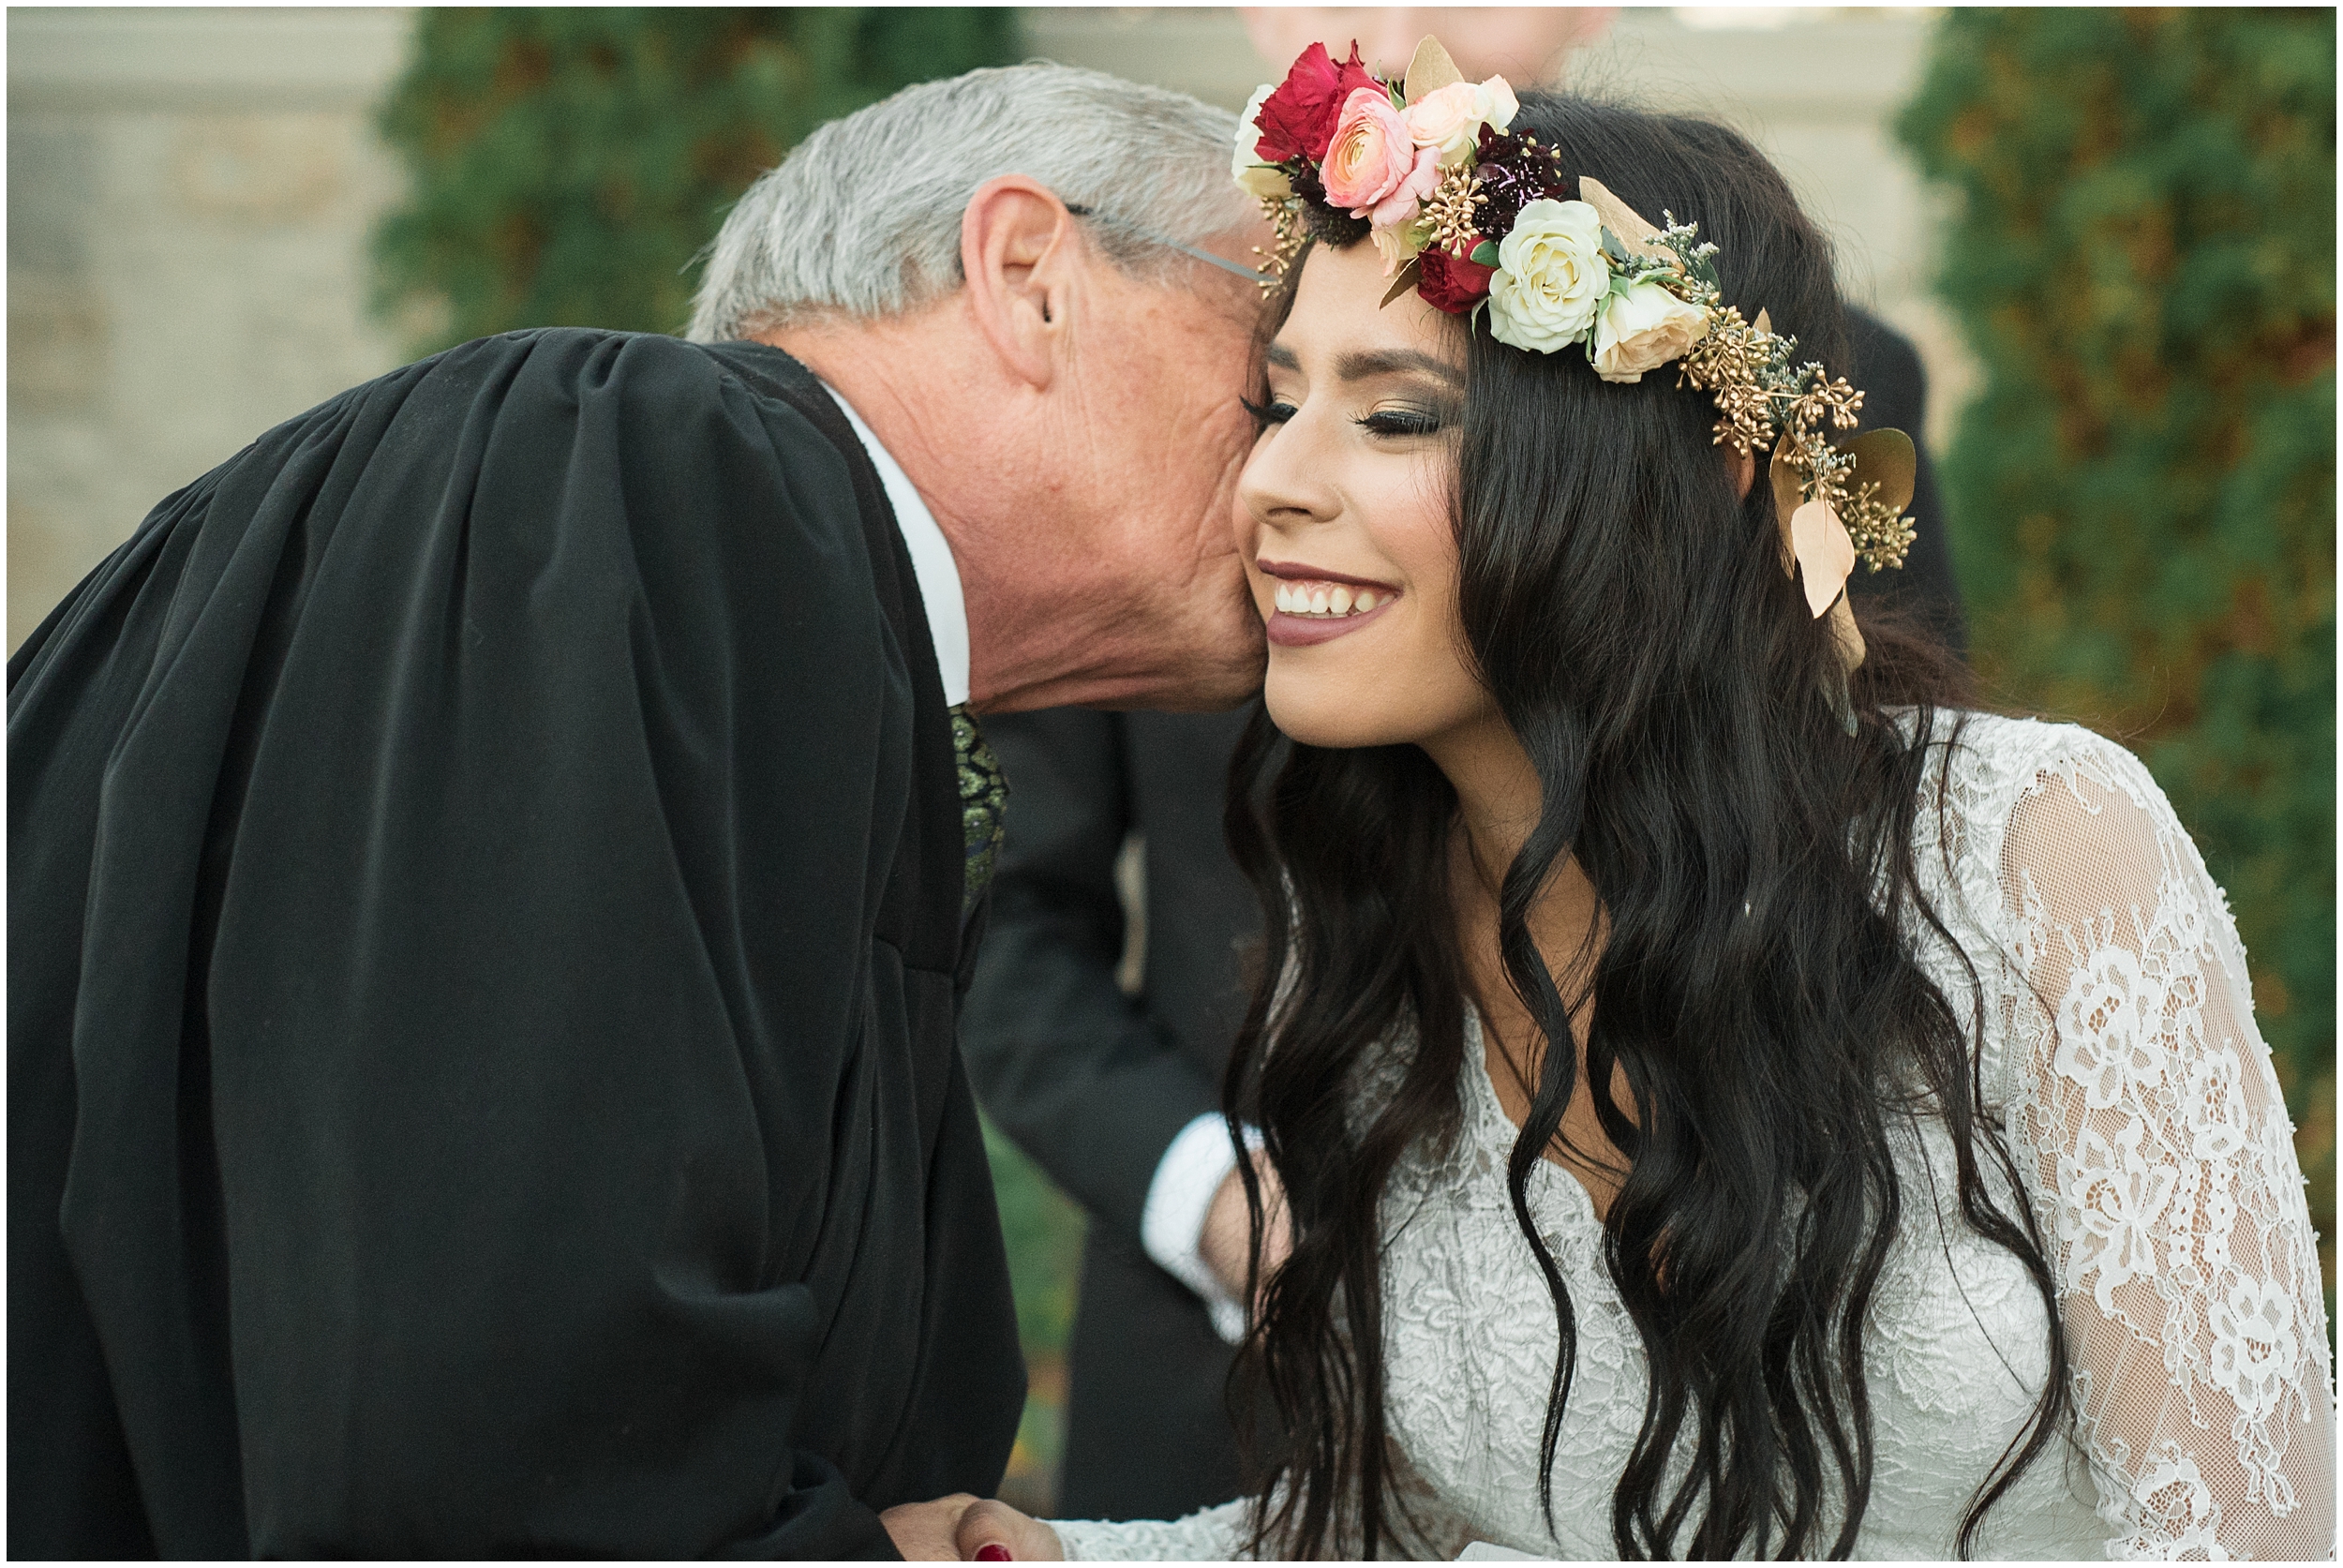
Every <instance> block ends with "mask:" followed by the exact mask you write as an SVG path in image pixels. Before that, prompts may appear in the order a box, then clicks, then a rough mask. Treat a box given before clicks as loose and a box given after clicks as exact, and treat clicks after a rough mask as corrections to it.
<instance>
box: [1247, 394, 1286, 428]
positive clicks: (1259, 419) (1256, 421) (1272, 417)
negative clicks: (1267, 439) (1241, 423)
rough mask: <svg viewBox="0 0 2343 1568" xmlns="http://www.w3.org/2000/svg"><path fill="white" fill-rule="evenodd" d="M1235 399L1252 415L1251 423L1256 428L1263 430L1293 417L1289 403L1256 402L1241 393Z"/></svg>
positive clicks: (1281, 423)
mask: <svg viewBox="0 0 2343 1568" xmlns="http://www.w3.org/2000/svg"><path fill="white" fill-rule="evenodd" d="M1237 401H1238V402H1240V403H1242V404H1244V405H1245V411H1246V413H1248V414H1251V415H1252V416H1253V425H1254V427H1255V428H1256V429H1260V430H1265V429H1267V428H1268V427H1269V426H1272V425H1283V424H1284V423H1285V422H1286V421H1287V420H1289V419H1291V418H1292V417H1293V405H1292V404H1291V403H1277V402H1271V403H1256V402H1254V401H1253V400H1252V399H1251V398H1250V397H1246V396H1241V395H1240V396H1238V398H1237Z"/></svg>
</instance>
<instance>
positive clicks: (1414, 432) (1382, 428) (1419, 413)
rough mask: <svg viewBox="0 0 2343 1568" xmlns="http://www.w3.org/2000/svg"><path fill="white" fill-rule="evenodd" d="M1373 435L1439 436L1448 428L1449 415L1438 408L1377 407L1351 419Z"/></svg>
mask: <svg viewBox="0 0 2343 1568" xmlns="http://www.w3.org/2000/svg"><path fill="white" fill-rule="evenodd" d="M1351 423H1352V424H1354V425H1356V426H1359V427H1360V428H1361V429H1363V430H1365V431H1366V433H1367V434H1369V435H1372V436H1391V437H1408V436H1437V435H1439V434H1440V432H1441V431H1442V430H1445V429H1447V428H1448V425H1449V418H1448V415H1447V414H1445V413H1443V412H1441V411H1440V410H1438V409H1409V408H1398V409H1376V410H1374V411H1371V412H1369V413H1365V414H1362V415H1360V416H1359V417H1358V418H1357V419H1354V420H1352V421H1351Z"/></svg>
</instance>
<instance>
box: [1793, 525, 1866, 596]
mask: <svg viewBox="0 0 2343 1568" xmlns="http://www.w3.org/2000/svg"><path fill="white" fill-rule="evenodd" d="M1790 547H1791V548H1792V549H1793V550H1795V551H1796V552H1797V554H1798V572H1799V574H1800V575H1802V576H1803V577H1804V578H1805V580H1806V582H1805V586H1806V607H1807V608H1808V609H1809V610H1812V611H1813V614H1814V619H1815V620H1821V619H1822V616H1823V612H1824V611H1826V610H1828V609H1829V608H1830V605H1831V604H1832V602H1833V601H1835V600H1836V599H1837V598H1838V597H1839V595H1840V594H1841V593H1843V591H1845V589H1846V579H1847V574H1848V573H1850V572H1852V571H1854V570H1855V541H1854V540H1852V539H1850V538H1848V537H1847V531H1846V525H1845V524H1844V523H1843V522H1841V521H1839V515H1838V513H1836V512H1834V511H1832V510H1831V508H1830V503H1829V502H1828V501H1827V500H1810V501H1808V502H1807V503H1806V504H1805V505H1803V506H1801V507H1799V508H1798V510H1797V511H1796V512H1794V513H1792V514H1791V515H1790Z"/></svg>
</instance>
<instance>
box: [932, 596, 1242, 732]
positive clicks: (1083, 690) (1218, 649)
mask: <svg viewBox="0 0 2343 1568" xmlns="http://www.w3.org/2000/svg"><path fill="white" fill-rule="evenodd" d="M1183 641H1184V644H1185V646H1184V648H1183V650H1181V652H1180V653H1179V654H1178V655H1177V656H1176V657H1173V656H1171V655H1170V654H1169V653H1166V652H1159V653H1158V654H1157V656H1156V657H1155V658H1154V659H1151V660H1150V661H1149V662H1148V665H1147V667H1145V668H1142V669H1128V668H1127V669H1125V670H1121V671H1117V670H1112V669H1101V670H1092V671H1088V672H1085V673H1084V674H1082V675H1081V676H1076V677H1071V678H1069V679H1067V680H1065V681H1058V682H1052V683H1049V684H1047V685H1043V686H1038V687H1032V688H1028V689H1026V690H1024V691H1021V692H1012V693H1007V694H1003V695H1002V696H1000V697H998V698H994V699H991V700H986V699H982V698H979V699H978V700H977V703H976V704H975V707H976V709H977V712H978V713H1022V712H1027V711H1029V710H1031V709H1037V708H1098V709H1112V710H1118V711H1125V710H1142V711H1147V712H1156V713H1218V712H1225V711H1227V710H1228V709H1231V708H1240V707H1242V706H1244V705H1245V704H1246V703H1247V702H1250V701H1251V700H1252V699H1253V697H1254V696H1255V695H1256V694H1258V693H1259V692H1260V691H1261V678H1262V676H1263V675H1264V674H1265V673H1266V672H1267V670H1268V667H1269V644H1268V639H1267V638H1265V637H1264V636H1263V635H1261V618H1260V617H1259V616H1257V615H1256V614H1254V613H1253V609H1252V605H1250V604H1249V603H1248V604H1247V605H1246V606H1245V615H1244V618H1243V619H1242V620H1239V621H1238V622H1236V623H1235V624H1234V625H1229V624H1226V623H1223V624H1220V625H1216V626H1215V627H1214V628H1213V630H1212V634H1211V635H1209V636H1207V637H1203V638H1200V639H1194V640H1188V639H1183Z"/></svg>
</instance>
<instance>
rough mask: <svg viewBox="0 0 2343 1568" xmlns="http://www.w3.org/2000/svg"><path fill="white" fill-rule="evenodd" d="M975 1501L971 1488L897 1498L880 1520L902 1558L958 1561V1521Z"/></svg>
mask: <svg viewBox="0 0 2343 1568" xmlns="http://www.w3.org/2000/svg"><path fill="white" fill-rule="evenodd" d="M976 1501H977V1495H976V1494H975V1493H974V1492H954V1493H953V1494H952V1495H951V1496H949V1497H940V1498H937V1499H936V1500H935V1501H933V1502H899V1503H897V1504H896V1505H895V1506H894V1507H892V1508H889V1509H888V1511H887V1512H886V1513H884V1514H881V1515H880V1516H879V1523H880V1524H882V1525H885V1526H886V1527H887V1533H888V1538H889V1539H891V1540H892V1541H893V1542H894V1543H895V1549H896V1550H897V1551H899V1552H901V1553H903V1561H905V1562H958V1561H960V1545H959V1539H958V1534H957V1532H958V1531H959V1528H960V1521H961V1518H962V1516H964V1515H965V1514H966V1513H967V1512H968V1509H969V1505H970V1504H972V1503H975V1502H976ZM1054 1539H1056V1538H1055V1537H1054V1536H1052V1540H1054Z"/></svg>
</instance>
